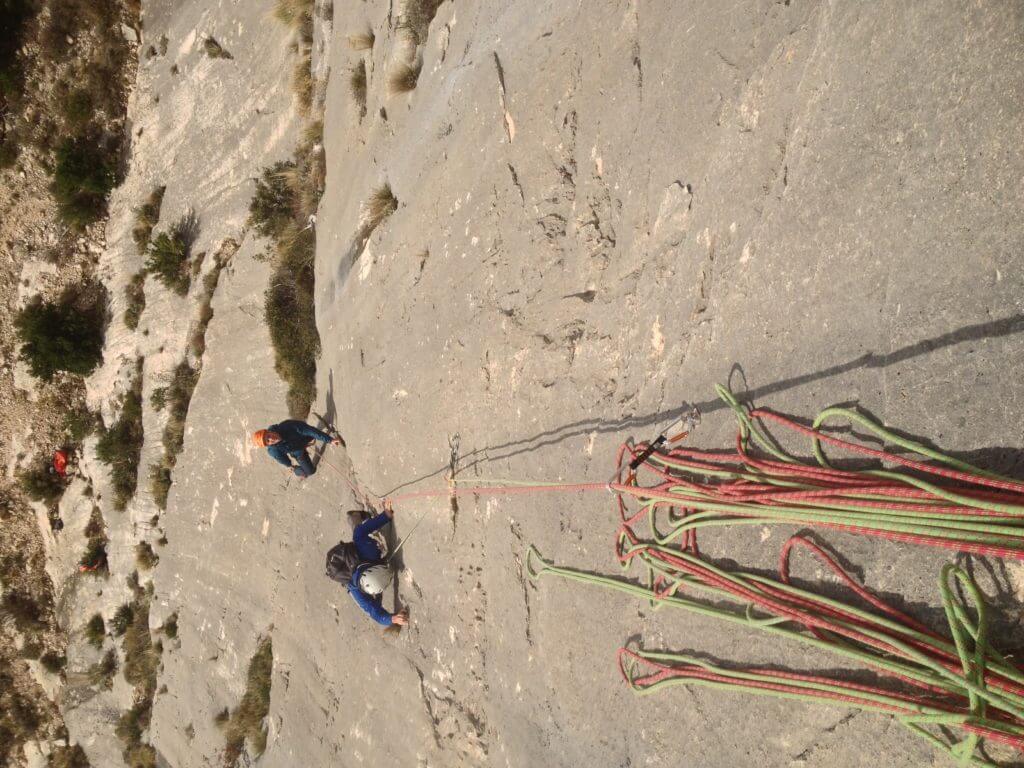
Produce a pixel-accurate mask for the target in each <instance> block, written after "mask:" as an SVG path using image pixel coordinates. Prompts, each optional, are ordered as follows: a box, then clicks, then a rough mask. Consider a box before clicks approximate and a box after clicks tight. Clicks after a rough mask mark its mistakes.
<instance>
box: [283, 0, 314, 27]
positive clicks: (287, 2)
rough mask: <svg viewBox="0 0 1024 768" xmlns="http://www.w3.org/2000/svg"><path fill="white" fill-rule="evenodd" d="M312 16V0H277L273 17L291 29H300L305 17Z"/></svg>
mask: <svg viewBox="0 0 1024 768" xmlns="http://www.w3.org/2000/svg"><path fill="white" fill-rule="evenodd" d="M312 16H313V0H277V5H275V6H274V17H275V18H276V19H277V20H278V21H280V22H281V23H283V24H287V25H288V26H289V27H291V28H292V29H301V27H302V25H303V24H304V23H305V18H306V17H309V18H312Z"/></svg>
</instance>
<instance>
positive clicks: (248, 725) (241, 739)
mask: <svg viewBox="0 0 1024 768" xmlns="http://www.w3.org/2000/svg"><path fill="white" fill-rule="evenodd" d="M273 671H274V651H273V646H272V644H271V640H270V638H269V637H265V638H263V639H262V640H261V641H260V643H259V645H258V646H257V647H256V653H255V654H253V657H252V660H251V661H250V662H249V672H248V676H247V680H246V686H245V694H244V695H243V696H242V701H241V702H240V703H239V705H238V706H237V707H235V709H234V711H233V712H231V714H230V715H229V716H228V718H227V720H224V719H223V715H218V716H217V717H216V718H214V722H217V724H218V725H220V727H221V729H222V730H223V732H224V742H225V745H224V765H225V766H233V765H234V764H235V763H236V761H237V760H238V758H239V757H241V755H242V751H243V750H244V749H245V742H246V741H248V742H249V745H250V747H251V749H252V752H253V754H254V756H256V757H258V756H259V755H261V754H263V750H264V749H266V747H267V732H266V730H265V729H264V727H263V721H264V720H265V719H266V717H267V713H268V712H270V685H271V682H272V674H273Z"/></svg>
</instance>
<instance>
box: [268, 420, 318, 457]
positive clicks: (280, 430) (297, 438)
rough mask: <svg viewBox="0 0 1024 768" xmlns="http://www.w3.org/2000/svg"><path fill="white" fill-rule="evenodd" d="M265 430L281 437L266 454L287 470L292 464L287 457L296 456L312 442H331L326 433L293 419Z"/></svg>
mask: <svg viewBox="0 0 1024 768" xmlns="http://www.w3.org/2000/svg"><path fill="white" fill-rule="evenodd" d="M267 430H268V431H270V432H274V433H276V434H278V435H280V437H281V442H279V443H274V444H273V445H272V446H270V447H269V448H267V453H269V454H270V455H271V456H273V457H274V459H275V460H276V461H278V462H280V463H281V464H284V465H285V466H286V467H289V468H290V467H291V465H292V463H291V462H290V461H289V460H288V457H289V456H298V455H299V454H300V453H302V452H303V451H305V450H306V447H307V446H308V445H309V444H310V443H312V442H313V441H314V440H319V441H320V442H323V443H329V442H331V436H330V435H328V434H327V433H326V432H321V431H320V430H319V429H317V428H316V427H311V426H309V424H307V423H306V422H304V421H296V420H295V419H288V420H287V421H282V422H281V423H280V424H273V425H271V426H269V427H267Z"/></svg>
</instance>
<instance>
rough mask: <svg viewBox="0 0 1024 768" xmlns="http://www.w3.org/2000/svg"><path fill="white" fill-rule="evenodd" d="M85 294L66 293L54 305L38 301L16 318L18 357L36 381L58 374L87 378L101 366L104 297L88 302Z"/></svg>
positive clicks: (104, 319)
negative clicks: (19, 341)
mask: <svg viewBox="0 0 1024 768" xmlns="http://www.w3.org/2000/svg"><path fill="white" fill-rule="evenodd" d="M85 294H86V292H83V293H81V294H76V293H74V292H72V291H67V292H65V293H64V294H63V295H62V296H61V298H60V299H59V300H58V301H56V302H49V301H45V300H43V299H41V298H37V299H35V300H34V301H32V302H31V303H30V304H28V305H27V306H26V307H25V308H24V309H22V310H21V311H20V312H19V313H18V316H17V318H15V321H14V326H15V328H16V329H17V331H18V337H19V339H20V340H21V352H20V357H21V359H22V360H24V361H25V362H26V363H28V366H29V370H30V371H31V372H32V375H33V376H35V377H36V378H39V379H42V380H43V381H50V380H51V379H53V375H54V374H55V373H56V372H57V371H66V372H68V373H76V374H79V375H81V376H88V375H89V374H90V373H92V372H93V371H94V370H96V367H97V366H99V364H100V363H102V362H103V337H104V334H105V333H106V324H107V315H106V306H105V303H106V302H105V294H104V295H103V299H101V298H99V297H98V296H93V297H92V298H91V300H89V301H87V300H86V295H85Z"/></svg>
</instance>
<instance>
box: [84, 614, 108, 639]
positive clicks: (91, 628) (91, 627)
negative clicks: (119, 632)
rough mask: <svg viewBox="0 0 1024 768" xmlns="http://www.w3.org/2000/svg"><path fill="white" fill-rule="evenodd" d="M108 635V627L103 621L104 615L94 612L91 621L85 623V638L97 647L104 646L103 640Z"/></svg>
mask: <svg viewBox="0 0 1024 768" xmlns="http://www.w3.org/2000/svg"><path fill="white" fill-rule="evenodd" d="M106 637H107V627H106V624H104V623H103V617H102V616H101V615H100V614H98V613H94V614H93V616H92V618H91V619H89V623H88V624H86V625H85V638H86V639H87V640H88V641H89V643H90V644H91V645H94V646H96V647H97V648H102V647H103V641H104V639H106Z"/></svg>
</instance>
